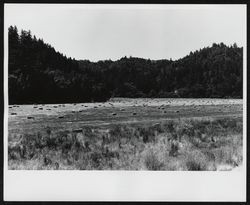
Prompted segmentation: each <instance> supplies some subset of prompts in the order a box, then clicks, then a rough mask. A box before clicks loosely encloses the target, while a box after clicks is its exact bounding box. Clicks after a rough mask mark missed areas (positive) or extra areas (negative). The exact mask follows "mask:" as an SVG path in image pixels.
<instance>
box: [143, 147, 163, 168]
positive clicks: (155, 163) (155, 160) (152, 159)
mask: <svg viewBox="0 0 250 205" xmlns="http://www.w3.org/2000/svg"><path fill="white" fill-rule="evenodd" d="M144 163H145V166H146V168H147V169H148V170H161V169H162V168H163V166H164V164H163V162H161V161H160V160H159V157H158V156H157V154H156V153H155V152H154V151H153V150H152V149H150V150H148V152H147V153H146V155H145V159H144Z"/></svg>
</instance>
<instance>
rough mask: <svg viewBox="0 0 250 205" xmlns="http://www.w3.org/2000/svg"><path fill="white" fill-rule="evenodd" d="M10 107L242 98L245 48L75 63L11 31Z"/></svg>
mask: <svg viewBox="0 0 250 205" xmlns="http://www.w3.org/2000/svg"><path fill="white" fill-rule="evenodd" d="M8 80H9V82H8V83H9V103H10V104H29V103H70V102H75V103H77V102H100V101H107V100H108V99H109V98H111V97H131V98H135V97H150V98H151V97H152V98H157V97H169V98H172V97H173V98H178V97H182V98H242V91H243V48H242V47H238V46H237V45H236V44H233V45H231V46H226V45H225V44H223V43H220V44H216V43H214V44H213V45H211V47H205V48H202V49H200V50H197V51H195V52H190V54H189V55H187V56H185V57H184V58H181V59H179V60H175V61H173V60H150V59H143V58H135V57H126V56H125V57H123V58H121V59H119V60H117V61H112V60H105V61H98V62H90V61H88V60H80V61H78V60H75V59H74V58H73V59H72V58H68V57H66V56H65V55H63V54H62V53H59V52H57V51H56V50H55V49H54V48H53V47H52V46H51V45H49V44H47V43H45V42H44V41H43V40H42V39H37V38H36V36H33V35H32V34H31V32H30V31H25V30H21V32H20V34H19V32H18V30H17V28H16V26H10V27H9V74H8Z"/></svg>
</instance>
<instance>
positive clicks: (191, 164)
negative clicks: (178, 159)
mask: <svg viewBox="0 0 250 205" xmlns="http://www.w3.org/2000/svg"><path fill="white" fill-rule="evenodd" d="M207 163H208V161H207V159H206V156H205V155H204V154H203V153H202V152H201V151H199V150H194V151H191V150H190V152H189V153H187V157H186V159H185V165H186V168H187V170H188V171H204V170H207Z"/></svg>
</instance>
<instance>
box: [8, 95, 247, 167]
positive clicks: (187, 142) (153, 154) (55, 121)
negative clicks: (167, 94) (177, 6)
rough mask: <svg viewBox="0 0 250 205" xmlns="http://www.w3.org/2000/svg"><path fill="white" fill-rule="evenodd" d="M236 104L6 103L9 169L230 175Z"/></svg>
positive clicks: (236, 137) (238, 120) (238, 143)
mask: <svg viewBox="0 0 250 205" xmlns="http://www.w3.org/2000/svg"><path fill="white" fill-rule="evenodd" d="M242 103H243V102H242V100H241V99H122V98H121V99H119V98H116V99H111V100H110V101H108V102H105V103H82V104H57V105H55V104H46V105H41V104H40V105H38V104H37V105H10V106H9V116H8V168H9V169H19V170H20V169H23V170H26V169H35V170H37V169H38V170H40V169H45V170H46V169H71V170H72V169H73V170H232V169H235V168H236V167H239V166H240V165H241V163H242V140H243V139H242V138H243V136H242V135H243V134H242V133H243V120H242V114H243V105H242Z"/></svg>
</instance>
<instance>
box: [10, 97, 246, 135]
mask: <svg viewBox="0 0 250 205" xmlns="http://www.w3.org/2000/svg"><path fill="white" fill-rule="evenodd" d="M242 103H243V101H242V99H166V98H165V99H149V98H146V99H127V98H124V99H123V98H115V99H111V100H110V101H108V102H105V103H78V104H45V105H42V104H37V105H10V106H9V119H8V120H9V128H8V131H9V134H11V133H18V134H21V133H23V132H25V133H27V132H31V133H32V132H34V131H39V130H41V129H44V128H45V127H50V128H51V129H53V130H62V129H63V130H72V129H78V128H80V127H82V126H85V125H88V126H98V127H100V128H101V127H107V126H109V125H112V124H130V123H155V122H158V121H159V122H160V121H164V120H168V119H173V118H194V117H199V118H200V117H202V118H204V117H208V118H211V117H213V118H214V117H225V116H230V117H239V116H242V112H243V110H242V109H243V106H242Z"/></svg>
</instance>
